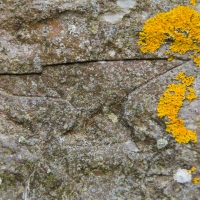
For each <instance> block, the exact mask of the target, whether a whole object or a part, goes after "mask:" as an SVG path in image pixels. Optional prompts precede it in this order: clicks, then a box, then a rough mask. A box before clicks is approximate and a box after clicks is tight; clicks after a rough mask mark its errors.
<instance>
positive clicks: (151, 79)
mask: <svg viewBox="0 0 200 200" xmlns="http://www.w3.org/2000/svg"><path fill="white" fill-rule="evenodd" d="M185 61H187V60H185ZM188 61H189V60H188ZM183 64H185V63H181V64H180V65H176V66H174V67H172V68H170V69H168V70H166V71H164V72H163V73H160V74H158V75H157V76H154V77H152V78H150V79H149V80H147V81H146V82H144V83H142V84H140V85H139V86H137V87H135V88H133V89H132V90H131V91H130V92H129V93H127V94H126V96H125V97H124V99H123V102H125V101H126V100H127V99H128V96H129V95H130V94H131V93H132V92H135V91H136V90H138V89H140V88H141V87H143V86H145V85H146V84H148V83H149V82H151V81H153V80H154V79H157V78H158V77H160V76H162V75H164V74H166V73H167V72H169V71H171V70H173V69H176V68H178V67H180V66H181V65H183Z"/></svg>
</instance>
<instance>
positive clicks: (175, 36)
mask: <svg viewBox="0 0 200 200" xmlns="http://www.w3.org/2000/svg"><path fill="white" fill-rule="evenodd" d="M195 2H196V1H194V0H192V1H191V2H190V3H191V4H193V5H194V3H195ZM170 41H171V44H170V50H169V51H167V54H170V55H172V56H173V54H174V53H179V54H185V53H186V52H188V51H191V53H192V52H193V53H192V55H191V56H192V57H193V60H194V62H195V63H196V64H197V66H200V56H198V53H200V47H199V45H200V13H198V12H197V11H196V10H194V9H193V8H191V7H189V6H177V7H176V8H174V9H172V10H170V11H169V12H161V13H159V14H157V15H156V16H155V17H153V18H150V19H148V20H147V21H146V22H145V24H144V26H143V28H142V32H140V35H139V42H138V44H139V45H140V46H141V51H142V52H143V53H146V52H151V53H154V52H155V51H156V50H157V49H159V48H160V46H161V45H163V44H166V43H167V42H170Z"/></svg>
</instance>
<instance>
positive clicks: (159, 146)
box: [157, 138, 168, 149]
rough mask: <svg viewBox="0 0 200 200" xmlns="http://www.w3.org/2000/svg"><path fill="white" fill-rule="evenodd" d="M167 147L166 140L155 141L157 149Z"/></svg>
mask: <svg viewBox="0 0 200 200" xmlns="http://www.w3.org/2000/svg"><path fill="white" fill-rule="evenodd" d="M167 145H168V141H167V140H166V139H164V138H162V139H159V140H158V141H157V148H158V149H162V148H164V147H166V146H167Z"/></svg>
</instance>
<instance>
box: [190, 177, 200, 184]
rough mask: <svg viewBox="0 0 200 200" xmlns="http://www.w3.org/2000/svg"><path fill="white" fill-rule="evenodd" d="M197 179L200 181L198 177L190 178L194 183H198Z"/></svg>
mask: <svg viewBox="0 0 200 200" xmlns="http://www.w3.org/2000/svg"><path fill="white" fill-rule="evenodd" d="M199 181H200V178H193V179H192V182H193V183H194V184H198V183H199Z"/></svg>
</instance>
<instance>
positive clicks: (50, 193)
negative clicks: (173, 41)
mask: <svg viewBox="0 0 200 200" xmlns="http://www.w3.org/2000/svg"><path fill="white" fill-rule="evenodd" d="M178 5H185V6H191V5H190V4H189V0H188V1H183V0H178V1H169V0H167V1H166V0H165V1H164V0H160V1H155V0H149V1H146V0H144V1H135V0H125V1H122V0H116V1H101V0H96V1H87V0H82V1H75V0H67V1H64V0H56V1H55V0H42V1H25V0H15V1H13V0H12V1H0V13H1V15H0V197H1V199H2V200H8V199H17V200H18V199H19V200H20V199H24V200H27V199H31V200H32V199H38V200H42V199H62V200H64V199H65V200H66V199H88V200H89V199H98V200H101V199H102V200H104V199H137V200H140V199H141V200H143V199H187V200H189V199H191V200H192V199H198V197H199V195H200V193H199V191H200V190H199V187H200V186H199V184H195V185H194V184H193V183H192V182H189V183H186V184H185V185H184V187H183V186H182V185H181V184H180V183H179V182H177V181H176V180H174V174H175V173H176V172H177V170H178V169H179V168H181V169H185V170H189V169H191V166H195V167H196V168H197V170H196V171H195V172H194V173H192V178H193V177H198V176H199V173H200V168H199V164H200V163H199V152H200V150H199V148H200V146H199V142H197V143H196V144H194V143H192V142H190V143H189V144H187V145H181V144H178V143H177V142H176V141H175V140H174V138H173V137H172V136H171V134H169V133H167V132H166V131H165V129H166V126H165V122H166V121H167V120H168V119H167V118H159V117H158V113H157V106H158V102H159V99H160V97H161V96H162V95H163V93H164V91H165V90H166V88H167V86H168V85H169V84H173V83H175V82H174V77H175V76H176V75H177V74H179V73H180V72H181V71H184V72H185V74H186V75H187V76H193V77H194V84H193V88H194V90H195V91H196V95H197V99H195V100H194V101H192V102H191V103H189V102H188V101H184V103H183V106H182V107H181V109H180V112H179V116H180V117H181V118H182V119H183V120H184V122H185V126H186V128H188V129H190V130H194V131H195V130H196V135H197V139H198V140H199V134H200V131H199V126H200V123H199V120H197V119H198V118H200V116H199V115H200V106H199V104H200V101H199V96H200V82H199V80H200V79H199V78H200V77H199V76H200V68H198V67H197V66H196V65H195V64H194V62H193V60H190V59H191V57H190V55H189V52H187V53H186V54H184V55H180V56H178V57H177V58H176V59H175V60H172V61H169V60H168V55H166V54H165V52H166V50H167V49H169V44H168V43H166V44H165V45H162V46H161V48H160V49H158V50H157V51H155V53H154V54H151V53H143V52H141V50H140V46H139V45H138V41H139V32H141V31H142V28H143V25H144V24H145V22H146V20H148V19H149V18H152V17H153V16H155V15H156V14H158V13H160V12H166V11H169V10H171V9H172V8H174V7H176V6H178ZM198 8H199V3H198V2H197V5H196V7H194V9H196V10H197V11H198ZM161 138H164V139H165V141H163V140H162V141H161V140H160V139H161ZM158 141H161V143H162V145H160V144H161V143H159V142H158ZM166 141H167V142H166ZM157 142H158V143H159V145H158V143H157ZM167 143H168V144H167ZM161 146H162V147H163V148H160V147H161Z"/></svg>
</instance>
